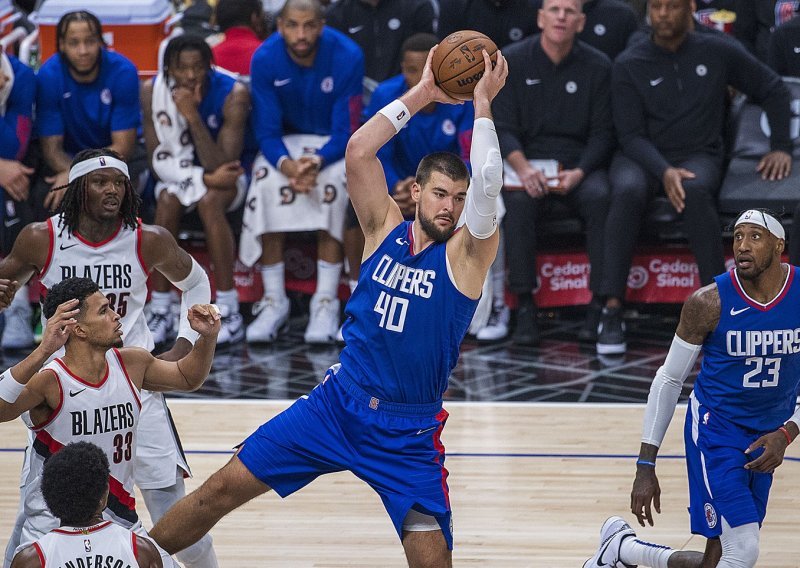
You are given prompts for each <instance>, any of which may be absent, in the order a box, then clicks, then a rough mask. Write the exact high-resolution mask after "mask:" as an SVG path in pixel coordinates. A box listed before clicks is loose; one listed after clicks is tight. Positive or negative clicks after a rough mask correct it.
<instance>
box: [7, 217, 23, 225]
mask: <svg viewBox="0 0 800 568" xmlns="http://www.w3.org/2000/svg"><path fill="white" fill-rule="evenodd" d="M20 221H21V219H20V218H19V217H15V218H14V219H6V220H5V221H3V225H5V226H6V227H13V226H14V225H16V224H17V223H19V222H20Z"/></svg>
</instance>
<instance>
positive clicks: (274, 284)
mask: <svg viewBox="0 0 800 568" xmlns="http://www.w3.org/2000/svg"><path fill="white" fill-rule="evenodd" d="M284 273H285V265H284V264H283V263H282V262H277V263H275V264H266V265H263V266H262V267H261V280H262V282H263V283H264V296H265V297H269V298H275V299H276V300H282V299H287V297H286V282H285V281H284Z"/></svg>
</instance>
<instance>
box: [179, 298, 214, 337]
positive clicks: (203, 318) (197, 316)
mask: <svg viewBox="0 0 800 568" xmlns="http://www.w3.org/2000/svg"><path fill="white" fill-rule="evenodd" d="M187 316H188V317H189V325H190V326H191V327H192V329H193V330H195V331H196V332H197V333H199V334H200V335H202V336H203V337H216V336H217V334H218V333H219V328H220V325H221V321H222V320H221V319H220V315H219V310H218V309H217V307H216V306H215V305H213V304H195V305H193V306H192V307H191V308H189V312H188V314H187Z"/></svg>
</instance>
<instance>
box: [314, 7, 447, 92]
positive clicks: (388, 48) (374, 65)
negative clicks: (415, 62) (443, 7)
mask: <svg viewBox="0 0 800 568" xmlns="http://www.w3.org/2000/svg"><path fill="white" fill-rule="evenodd" d="M325 22H326V23H327V25H329V26H330V27H332V28H335V29H337V30H339V31H340V32H342V33H343V34H346V35H347V37H349V38H350V39H352V40H353V41H355V42H356V43H357V44H358V45H359V46H360V47H361V49H362V50H363V52H364V76H365V78H366V81H365V83H366V87H367V89H366V90H367V92H369V93H371V92H372V91H373V90H374V88H375V86H376V85H377V84H378V83H380V82H381V81H383V80H385V79H388V78H389V77H392V76H394V75H397V74H398V73H399V72H400V47H401V46H402V45H403V42H404V41H405V40H406V39H407V38H409V37H411V36H412V35H414V34H418V33H431V34H432V33H434V31H435V27H434V26H435V22H436V9H435V8H434V5H433V2H432V0H339V1H338V2H335V3H333V4H332V5H331V6H330V7H329V8H328V10H327V13H326V19H325Z"/></svg>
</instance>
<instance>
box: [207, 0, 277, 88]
mask: <svg viewBox="0 0 800 568" xmlns="http://www.w3.org/2000/svg"><path fill="white" fill-rule="evenodd" d="M214 16H215V18H216V22H217V26H218V27H219V31H221V32H222V33H224V34H225V39H223V40H222V41H221V42H220V43H218V44H217V45H215V46H214V49H213V50H212V53H213V54H214V63H216V65H217V67H222V68H223V69H227V70H228V71H231V72H233V73H238V74H239V75H247V76H249V75H250V60H251V59H253V54H254V53H255V52H256V49H258V48H259V46H260V45H261V41H262V40H263V39H264V38H265V37H266V35H267V34H266V21H265V19H264V9H263V8H262V5H261V0H219V1H218V2H217V6H216V7H215V8H214Z"/></svg>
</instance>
